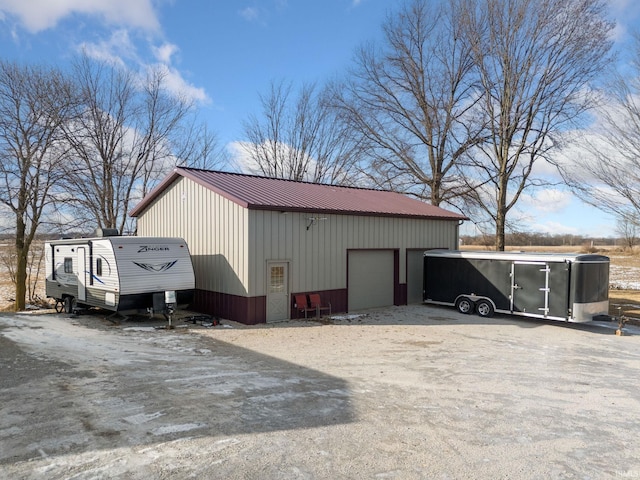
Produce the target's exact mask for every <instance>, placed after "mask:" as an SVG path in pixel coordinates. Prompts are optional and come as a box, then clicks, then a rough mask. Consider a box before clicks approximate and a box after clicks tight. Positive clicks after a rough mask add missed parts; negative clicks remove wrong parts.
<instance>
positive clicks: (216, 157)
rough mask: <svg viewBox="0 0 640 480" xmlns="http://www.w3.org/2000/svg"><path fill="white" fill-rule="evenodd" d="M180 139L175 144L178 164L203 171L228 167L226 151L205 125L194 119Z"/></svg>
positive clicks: (186, 126)
mask: <svg viewBox="0 0 640 480" xmlns="http://www.w3.org/2000/svg"><path fill="white" fill-rule="evenodd" d="M180 137H181V140H182V141H180ZM180 137H179V139H178V143H177V144H176V159H177V163H178V164H180V165H183V166H186V167H191V168H200V169H203V170H221V169H222V168H223V167H225V166H226V165H228V163H229V155H228V153H227V151H226V150H225V149H224V146H223V145H221V144H220V142H219V140H218V137H217V135H216V134H215V133H214V132H213V131H211V130H210V129H209V128H208V126H207V124H206V123H199V122H197V120H196V119H195V118H194V119H193V121H192V122H191V123H189V124H188V125H185V129H184V133H183V135H181V136H180Z"/></svg>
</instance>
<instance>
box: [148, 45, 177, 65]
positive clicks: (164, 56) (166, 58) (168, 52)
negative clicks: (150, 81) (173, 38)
mask: <svg viewBox="0 0 640 480" xmlns="http://www.w3.org/2000/svg"><path fill="white" fill-rule="evenodd" d="M152 50H153V53H154V55H155V57H156V58H157V59H158V61H159V62H161V63H164V64H165V65H170V64H171V57H173V55H174V54H175V53H176V52H177V51H178V47H177V46H176V45H174V44H172V43H163V44H162V45H160V46H159V47H152Z"/></svg>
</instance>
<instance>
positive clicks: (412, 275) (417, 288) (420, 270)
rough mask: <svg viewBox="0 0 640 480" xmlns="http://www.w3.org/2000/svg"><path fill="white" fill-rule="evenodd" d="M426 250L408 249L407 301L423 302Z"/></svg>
mask: <svg viewBox="0 0 640 480" xmlns="http://www.w3.org/2000/svg"><path fill="white" fill-rule="evenodd" d="M423 275H424V250H409V251H407V303H408V304H409V305H411V304H412V303H422V289H423V286H422V283H423V281H424V280H423Z"/></svg>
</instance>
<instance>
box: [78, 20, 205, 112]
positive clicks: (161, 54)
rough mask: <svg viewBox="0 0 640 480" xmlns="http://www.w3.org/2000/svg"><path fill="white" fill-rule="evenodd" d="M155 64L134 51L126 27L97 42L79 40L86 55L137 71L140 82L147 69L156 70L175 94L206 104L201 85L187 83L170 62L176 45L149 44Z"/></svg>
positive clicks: (134, 46) (169, 89) (134, 48)
mask: <svg viewBox="0 0 640 480" xmlns="http://www.w3.org/2000/svg"><path fill="white" fill-rule="evenodd" d="M149 48H150V49H151V51H152V53H153V56H154V57H155V59H156V60H158V62H157V63H147V62H145V61H143V60H142V59H141V56H140V55H139V54H138V49H137V46H136V44H135V43H134V42H133V41H132V40H131V37H130V35H129V33H128V31H127V30H117V31H115V32H113V33H112V34H111V37H110V38H109V39H108V40H105V41H102V42H97V43H83V44H81V45H80V48H79V49H80V50H82V51H84V52H85V53H86V54H87V55H88V56H89V57H91V58H94V59H96V60H99V61H102V62H107V63H110V64H112V65H117V66H120V67H123V68H130V69H132V70H133V71H135V72H138V73H139V75H140V77H141V81H142V78H144V74H146V73H147V71H148V70H149V69H160V71H161V72H162V73H163V75H164V82H165V88H166V90H167V91H168V92H170V93H172V94H173V95H175V96H176V97H184V98H186V99H188V100H192V101H194V102H197V103H209V102H210V101H211V100H210V98H209V96H208V95H207V93H206V91H205V90H204V88H201V87H196V86H194V85H193V84H191V83H189V82H188V81H187V80H186V79H185V78H184V77H183V75H182V74H181V73H180V72H179V71H178V70H177V69H176V68H175V67H174V66H172V65H171V62H172V58H173V56H174V55H175V54H176V52H178V50H179V49H178V47H177V46H176V45H174V44H172V43H163V44H161V45H160V46H153V45H150V46H149Z"/></svg>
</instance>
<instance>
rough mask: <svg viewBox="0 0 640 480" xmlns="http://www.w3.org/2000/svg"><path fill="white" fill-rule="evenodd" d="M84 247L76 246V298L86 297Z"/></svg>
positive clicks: (84, 298)
mask: <svg viewBox="0 0 640 480" xmlns="http://www.w3.org/2000/svg"><path fill="white" fill-rule="evenodd" d="M85 252H86V249H85V248H84V247H79V248H78V300H86V299H87V257H85Z"/></svg>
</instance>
